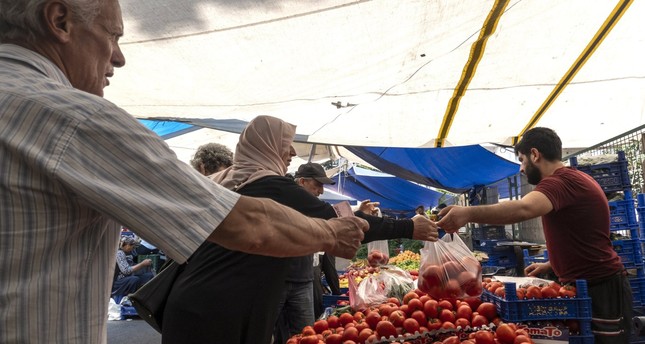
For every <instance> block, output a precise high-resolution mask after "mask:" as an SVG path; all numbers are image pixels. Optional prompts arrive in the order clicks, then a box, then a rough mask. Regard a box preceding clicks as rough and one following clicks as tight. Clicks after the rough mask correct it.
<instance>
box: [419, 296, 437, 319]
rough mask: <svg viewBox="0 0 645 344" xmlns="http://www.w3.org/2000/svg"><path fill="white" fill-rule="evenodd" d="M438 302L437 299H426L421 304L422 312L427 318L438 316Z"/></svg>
mask: <svg viewBox="0 0 645 344" xmlns="http://www.w3.org/2000/svg"><path fill="white" fill-rule="evenodd" d="M438 308H439V303H438V302H437V300H428V301H426V302H425V303H424V304H423V313H425V314H426V317H428V318H436V317H438V316H439V309H438Z"/></svg>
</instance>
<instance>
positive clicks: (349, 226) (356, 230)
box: [327, 216, 370, 259]
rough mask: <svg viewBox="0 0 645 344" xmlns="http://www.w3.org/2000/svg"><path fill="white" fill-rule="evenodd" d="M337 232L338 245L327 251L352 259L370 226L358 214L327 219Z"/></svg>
mask: <svg viewBox="0 0 645 344" xmlns="http://www.w3.org/2000/svg"><path fill="white" fill-rule="evenodd" d="M327 222H328V223H329V224H330V225H331V226H332V227H333V228H332V229H333V230H334V232H335V234H336V246H334V248H333V249H331V250H328V251H327V252H328V253H329V254H331V255H332V256H337V257H343V258H347V259H352V258H354V256H355V255H356V251H357V250H358V248H359V247H360V246H361V241H363V238H365V234H363V232H366V231H367V230H368V229H369V228H370V226H369V224H368V223H367V221H365V220H363V219H361V218H360V217H356V216H348V217H337V218H333V219H330V220H329V221H327Z"/></svg>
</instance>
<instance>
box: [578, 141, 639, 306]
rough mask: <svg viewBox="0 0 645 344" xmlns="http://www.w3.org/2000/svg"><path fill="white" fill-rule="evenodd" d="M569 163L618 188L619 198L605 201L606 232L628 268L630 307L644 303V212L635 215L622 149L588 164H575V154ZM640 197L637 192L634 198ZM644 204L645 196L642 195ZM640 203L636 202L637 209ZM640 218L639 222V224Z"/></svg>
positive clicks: (602, 183) (611, 189) (607, 186)
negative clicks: (606, 159) (608, 158)
mask: <svg viewBox="0 0 645 344" xmlns="http://www.w3.org/2000/svg"><path fill="white" fill-rule="evenodd" d="M570 164H571V166H572V167H575V168H577V169H578V170H579V171H582V172H585V173H587V174H588V175H590V176H592V177H593V178H594V179H595V180H596V181H597V182H598V184H600V186H601V187H602V189H603V191H605V193H607V194H609V193H615V192H622V193H623V195H624V199H623V200H618V201H612V202H608V204H609V215H610V226H609V230H610V236H611V239H612V245H613V246H614V250H615V251H616V253H618V255H619V256H620V258H621V260H622V262H623V265H625V268H626V269H627V270H628V271H629V273H630V274H629V276H630V279H629V281H630V284H631V286H632V293H633V296H634V308H641V307H643V306H645V270H644V269H643V246H642V241H641V240H642V238H644V236H643V235H642V232H643V231H642V230H641V229H640V228H645V225H643V224H642V223H643V221H644V220H645V212H644V213H643V214H644V215H641V214H640V212H638V215H641V216H640V220H639V219H638V217H637V208H636V204H635V200H634V198H633V195H632V189H631V182H630V180H629V174H628V170H627V165H628V162H627V159H626V158H625V153H624V152H623V151H619V152H618V160H617V161H615V162H610V163H604V164H596V165H589V166H586V165H585V166H582V165H578V163H577V159H576V158H571V159H570ZM641 198H642V197H641V196H640V195H639V196H638V199H639V200H640V199H641ZM643 201H644V202H643V203H644V204H643V206H645V197H643ZM641 208H642V206H640V205H639V207H638V209H641ZM639 221H640V223H641V224H640V225H639Z"/></svg>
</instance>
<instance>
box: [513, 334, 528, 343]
mask: <svg viewBox="0 0 645 344" xmlns="http://www.w3.org/2000/svg"><path fill="white" fill-rule="evenodd" d="M522 343H531V338H530V337H528V336H525V335H523V334H520V335H518V336H517V337H515V340H514V341H513V344H522Z"/></svg>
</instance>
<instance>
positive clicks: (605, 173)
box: [569, 151, 631, 192]
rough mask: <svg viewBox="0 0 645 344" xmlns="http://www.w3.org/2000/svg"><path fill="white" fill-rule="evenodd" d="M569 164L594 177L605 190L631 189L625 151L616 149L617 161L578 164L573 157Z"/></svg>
mask: <svg viewBox="0 0 645 344" xmlns="http://www.w3.org/2000/svg"><path fill="white" fill-rule="evenodd" d="M569 162H570V165H571V166H572V167H575V168H576V169H578V170H579V171H581V172H584V173H586V174H588V175H590V176H591V177H592V178H593V179H595V180H596V181H597V182H598V184H600V187H601V188H602V189H603V191H605V192H614V191H624V190H625V189H631V181H630V180H629V172H628V170H627V159H626V158H625V152H623V151H618V161H616V162H610V163H606V164H596V165H578V160H577V159H576V158H575V157H573V158H571V159H570V160H569Z"/></svg>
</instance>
